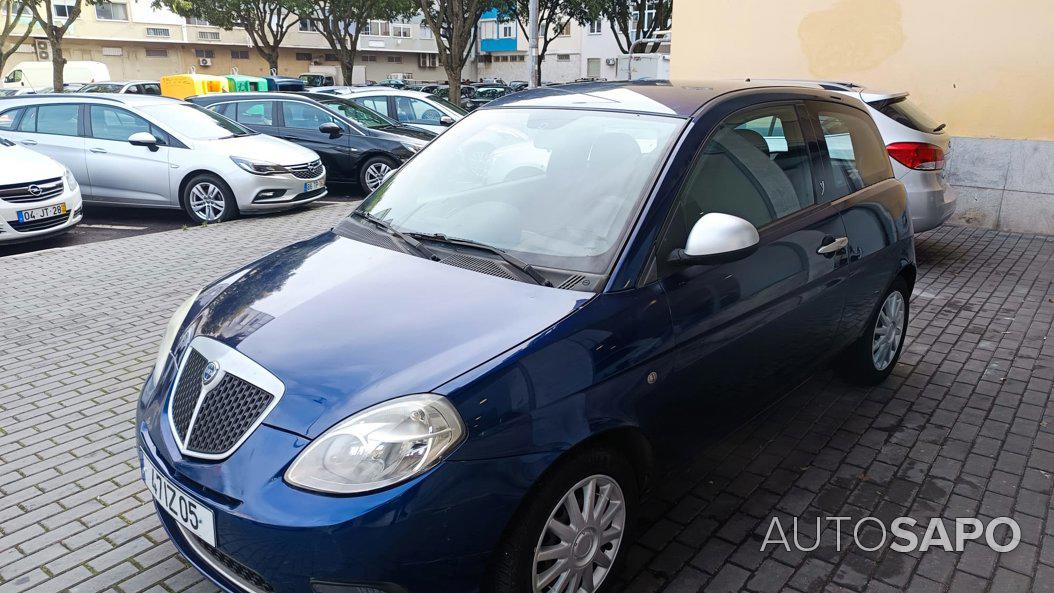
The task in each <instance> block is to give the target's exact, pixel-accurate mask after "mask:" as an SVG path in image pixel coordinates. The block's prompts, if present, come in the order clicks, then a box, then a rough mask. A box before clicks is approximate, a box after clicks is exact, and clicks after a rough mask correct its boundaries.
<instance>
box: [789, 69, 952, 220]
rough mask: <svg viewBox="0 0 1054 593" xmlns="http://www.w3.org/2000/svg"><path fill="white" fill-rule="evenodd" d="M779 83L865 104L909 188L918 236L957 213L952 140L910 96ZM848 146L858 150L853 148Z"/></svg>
mask: <svg viewBox="0 0 1054 593" xmlns="http://www.w3.org/2000/svg"><path fill="white" fill-rule="evenodd" d="M774 82H781V83H784V82H794V83H795V84H816V85H819V86H820V87H822V88H824V89H826V90H829V91H835V92H837V93H840V94H844V95H848V96H851V97H853V98H856V99H861V100H863V102H864V103H865V104H866V105H867V107H868V111H869V112H870V113H871V117H872V119H874V120H875V124H876V125H878V130H879V132H881V133H882V141H883V142H885V144H886V152H888V153H889V160H890V161H891V162H892V164H893V174H894V175H895V176H896V178H897V179H898V180H900V182H901V183H903V184H904V187H905V188H906V189H907V192H908V209H909V210H910V211H911V222H912V224H913V226H914V227H915V232H916V233H921V232H923V231H928V230H930V229H934V228H936V227H938V226H940V225H941V224H943V223H944V221H946V220H948V218H950V217H951V216H952V214H955V192H954V190H952V189H950V188H949V187H948V182H947V180H946V179H945V175H946V171H945V168H944V164H945V163H946V162H947V160H948V156H949V155H950V154H951V137H950V136H949V135H948V134H947V133H946V130H945V126H944V124H942V123H939V122H936V121H934V120H933V119H932V118H931V117H930V116H928V115H926V113H925V112H923V111H922V110H921V109H919V108H918V106H917V105H915V104H914V103H913V102H911V100H909V99H908V93H906V92H898V93H889V92H881V91H874V90H871V89H865V88H864V87H862V86H860V85H858V84H853V83H851V82H832V81H815V80H794V81H785V80H780V81H774ZM831 140H832V138H831V137H830V135H828V141H829V145H830V146H831V149H832V151H834V150H838V143H837V141H835V142H831ZM843 148H844V149H845V150H852V146H851V145H847V146H845V147H843ZM832 156H836V155H832Z"/></svg>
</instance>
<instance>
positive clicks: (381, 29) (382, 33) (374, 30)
mask: <svg viewBox="0 0 1054 593" xmlns="http://www.w3.org/2000/svg"><path fill="white" fill-rule="evenodd" d="M362 34H363V35H374V36H377V37H387V36H388V35H390V34H391V27H390V24H389V23H388V21H370V22H368V23H366V28H365V29H363V30H362Z"/></svg>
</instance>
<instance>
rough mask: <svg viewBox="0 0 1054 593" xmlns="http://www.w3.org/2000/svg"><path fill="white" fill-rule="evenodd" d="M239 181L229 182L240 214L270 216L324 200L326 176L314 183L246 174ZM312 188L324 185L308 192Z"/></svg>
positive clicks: (241, 175) (279, 176)
mask: <svg viewBox="0 0 1054 593" xmlns="http://www.w3.org/2000/svg"><path fill="white" fill-rule="evenodd" d="M238 177H239V179H237V180H233V181H232V180H228V183H230V184H231V189H232V190H233V191H234V195H235V197H236V199H237V201H238V210H239V211H241V212H246V213H248V212H271V211H275V210H286V209H289V208H293V207H296V206H300V205H303V204H310V203H311V202H314V201H315V200H319V199H321V198H324V197H325V196H326V194H327V190H326V173H325V170H323V173H322V175H319V176H317V177H313V178H311V179H301V178H299V177H295V176H293V175H253V174H251V173H243V174H240V175H238ZM309 184H321V187H319V188H317V189H308V188H307V186H308V185H309Z"/></svg>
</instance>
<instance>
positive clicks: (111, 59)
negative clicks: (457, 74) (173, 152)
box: [4, 0, 474, 80]
mask: <svg viewBox="0 0 1054 593" xmlns="http://www.w3.org/2000/svg"><path fill="white" fill-rule="evenodd" d="M66 2H68V0H66ZM66 2H64V0H54V4H53V9H54V11H55V16H56V17H57V18H59V19H61V18H64V17H65V16H66V15H67V14H69V10H70V6H71V5H72V2H68V3H66ZM48 49H49V48H48V43H47V40H46V39H45V38H44V36H43V35H42V34H36V35H34V36H33V37H32V38H31V39H30V40H27V42H26V43H25V44H24V45H23V46H22V47H21V48H20V49H19V51H18V53H16V54H15V55H13V56H12V58H11V60H10V61H9V62H8V63H7V65H6V66H5V70H7V71H10V70H11V69H13V68H14V67H15V66H17V64H18V63H20V62H23V61H34V60H40V59H49V58H48V57H47V56H48V55H49V54H48ZM63 51H64V54H65V56H66V59H68V60H94V61H99V62H102V63H104V64H106V65H107V66H108V67H109V69H110V76H111V78H113V79H114V80H128V79H150V80H156V79H158V78H159V77H161V76H163V75H166V74H173V73H180V72H189V71H190V70H191V68H194V69H195V70H196V71H197V72H199V73H203V74H216V75H225V74H229V73H231V72H232V71H233V70H235V69H236V70H237V71H238V72H239V73H241V74H249V75H266V74H267V73H268V66H267V62H266V61H265V60H264V59H263V58H261V57H260V55H259V54H258V53H257V52H256V50H255V49H253V47H252V44H251V42H250V40H249V38H248V35H246V33H245V32H244V31H241V30H238V29H235V30H233V31H225V30H223V29H221V28H219V27H214V26H211V25H210V24H209V23H206V22H202V21H199V20H196V19H186V18H183V17H181V16H179V15H176V14H174V13H173V12H171V11H169V10H164V9H155V8H153V7H152V6H151V3H150V2H149V1H148V0H113V1H111V2H106V3H102V4H97V5H85V6H84V7H83V9H82V13H81V16H80V17H79V18H78V19H77V21H76V22H74V24H73V26H72V27H71V28H70V31H69V33H68V34H67V36H66V41H65V42H64V43H63ZM359 51H360V53H359V57H358V63H357V64H356V65H357V66H362V67H364V69H365V77H366V78H367V79H368V80H384V79H385V78H388V77H389V76H390V75H393V74H396V75H400V76H401V77H403V78H411V79H415V80H439V79H445V78H446V74H445V72H444V70H443V68H442V67H441V66H440V64H439V60H438V54H437V51H436V43H435V39H434V38H433V36H432V31H431V29H429V28H428V26H427V25H426V24H424V23H423V22H422V19H421V18H420V17H418V18H415V19H410V20H409V21H406V22H386V21H374V22H371V23H369V25H367V29H366V30H365V31H363V34H362V36H361V37H360V38H359ZM312 65H315V66H333V67H336V68H337V69H339V66H340V64H339V62H338V61H337V57H336V56H335V55H334V54H333V53H332V51H331V50H330V48H329V45H328V44H327V43H326V40H325V38H323V36H322V35H321V34H319V33H318V32H317V31H316V30H315V25H314V24H313V23H311V22H310V21H303V22H301V23H299V25H298V27H297V29H296V30H294V31H291V32H290V33H289V35H288V36H287V37H286V39H285V41H284V43H283V47H282V51H281V56H280V59H279V68H280V70H281V72H280V73H281V74H283V75H290V76H297V75H299V74H301V73H303V72H308V71H309V70H310V68H311V66H312ZM6 73H7V72H4V74H6ZM473 73H474V72H473ZM467 75H468V74H467Z"/></svg>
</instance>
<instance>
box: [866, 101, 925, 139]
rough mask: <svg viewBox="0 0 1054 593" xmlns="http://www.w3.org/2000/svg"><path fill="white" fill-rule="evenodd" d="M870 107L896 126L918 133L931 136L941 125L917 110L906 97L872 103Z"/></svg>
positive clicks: (916, 106)
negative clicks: (899, 125)
mask: <svg viewBox="0 0 1054 593" xmlns="http://www.w3.org/2000/svg"><path fill="white" fill-rule="evenodd" d="M871 106H872V107H874V108H875V110H877V111H878V112H879V113H881V114H882V115H884V116H886V117H888V118H889V119H891V120H893V121H895V122H897V123H898V124H901V125H904V126H907V127H909V128H911V129H913V130H918V131H920V132H926V133H928V134H933V133H935V131H936V130H937V128H938V127H939V126H940V125H941V123H940V122H939V121H936V120H934V119H933V118H931V117H930V116H928V115H926V113H925V112H924V111H922V110H921V109H919V107H918V105H915V104H914V103H912V102H911V101H909V100H908V99H907V98H906V97H901V98H899V99H886V100H883V101H874V102H872V103H871Z"/></svg>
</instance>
